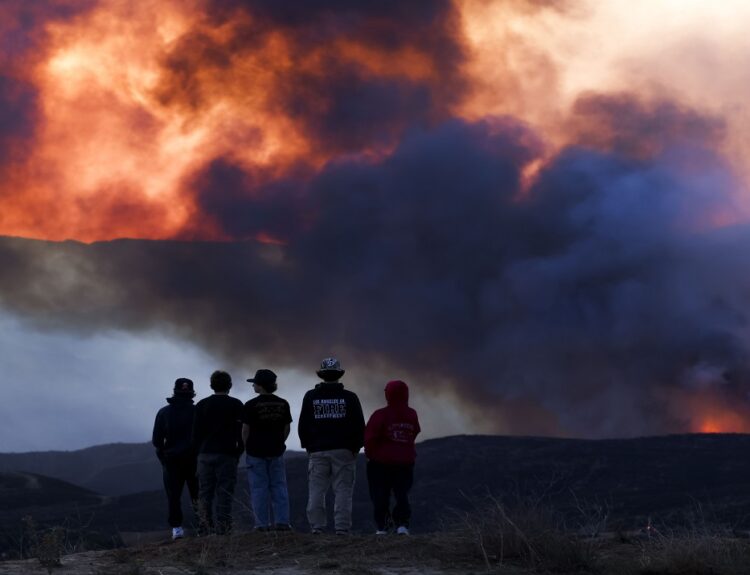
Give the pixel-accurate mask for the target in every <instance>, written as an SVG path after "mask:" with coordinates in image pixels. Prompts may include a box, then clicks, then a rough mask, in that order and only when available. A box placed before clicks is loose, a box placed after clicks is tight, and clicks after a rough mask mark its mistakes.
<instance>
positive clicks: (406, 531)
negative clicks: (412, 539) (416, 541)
mask: <svg viewBox="0 0 750 575" xmlns="http://www.w3.org/2000/svg"><path fill="white" fill-rule="evenodd" d="M396 533H398V534H399V535H408V534H409V528H408V527H406V526H405V525H400V526H399V528H398V529H396Z"/></svg>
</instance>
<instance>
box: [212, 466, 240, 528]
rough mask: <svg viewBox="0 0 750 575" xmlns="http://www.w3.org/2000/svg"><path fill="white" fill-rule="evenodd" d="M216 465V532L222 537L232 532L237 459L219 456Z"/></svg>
mask: <svg viewBox="0 0 750 575" xmlns="http://www.w3.org/2000/svg"><path fill="white" fill-rule="evenodd" d="M216 457H217V465H216V532H217V533H219V534H220V535H224V534H227V533H229V532H230V531H231V530H232V503H233V500H234V487H235V485H236V483H237V458H236V457H233V456H232V455H217V456H216Z"/></svg>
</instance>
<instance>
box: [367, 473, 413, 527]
mask: <svg viewBox="0 0 750 575" xmlns="http://www.w3.org/2000/svg"><path fill="white" fill-rule="evenodd" d="M413 481H414V465H389V464H385V463H378V462H376V461H368V462H367V482H368V484H369V486H370V499H371V500H372V507H373V517H374V519H375V525H377V528H378V529H380V530H383V529H385V528H386V524H387V523H388V518H389V517H390V518H391V519H393V523H394V524H395V525H396V527H400V526H401V525H403V526H404V527H408V526H409V519H410V518H411V505H409V490H410V489H411V485H412V483H413ZM391 493H393V496H394V498H395V500H396V505H395V507H394V508H393V511H391V509H390V507H391Z"/></svg>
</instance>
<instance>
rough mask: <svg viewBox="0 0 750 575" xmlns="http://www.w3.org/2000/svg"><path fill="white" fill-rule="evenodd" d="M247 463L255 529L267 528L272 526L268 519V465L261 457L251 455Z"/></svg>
mask: <svg viewBox="0 0 750 575" xmlns="http://www.w3.org/2000/svg"><path fill="white" fill-rule="evenodd" d="M246 461H247V480H248V484H249V485H250V501H251V502H252V504H253V515H254V516H255V528H256V529H258V528H266V527H268V526H269V525H270V524H271V522H270V520H269V517H268V479H269V477H268V463H267V462H266V460H265V459H263V458H261V457H252V456H251V455H248V456H247V458H246Z"/></svg>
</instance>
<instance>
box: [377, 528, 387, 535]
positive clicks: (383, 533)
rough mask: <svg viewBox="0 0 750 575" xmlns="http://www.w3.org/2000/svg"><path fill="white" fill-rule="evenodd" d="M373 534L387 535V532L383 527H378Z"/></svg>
mask: <svg viewBox="0 0 750 575" xmlns="http://www.w3.org/2000/svg"><path fill="white" fill-rule="evenodd" d="M375 535H388V532H387V531H386V530H385V529H378V530H377V531H376V532H375Z"/></svg>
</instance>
